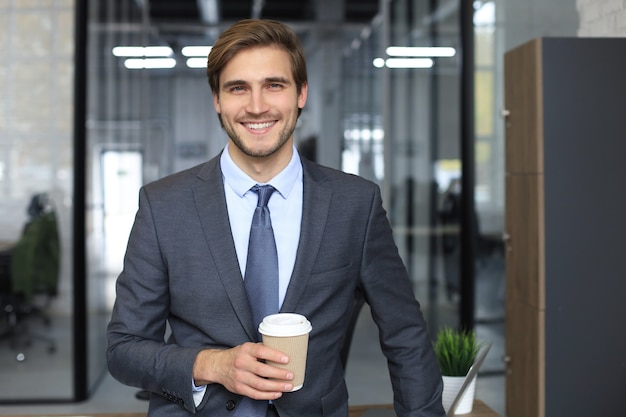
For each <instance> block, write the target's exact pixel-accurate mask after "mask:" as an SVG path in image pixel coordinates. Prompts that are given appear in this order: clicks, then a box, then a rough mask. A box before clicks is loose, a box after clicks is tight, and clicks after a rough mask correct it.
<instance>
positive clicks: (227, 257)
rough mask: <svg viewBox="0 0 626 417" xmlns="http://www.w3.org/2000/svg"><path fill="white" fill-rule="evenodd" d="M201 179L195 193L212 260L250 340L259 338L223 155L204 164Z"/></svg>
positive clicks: (194, 188)
mask: <svg viewBox="0 0 626 417" xmlns="http://www.w3.org/2000/svg"><path fill="white" fill-rule="evenodd" d="M198 178H199V181H198V182H197V183H196V184H195V185H194V187H193V193H194V199H195V204H196V210H197V211H198V216H199V218H200V223H201V224H202V229H203V231H204V237H205V239H206V242H207V245H208V246H209V251H210V255H211V259H212V260H213V264H214V265H215V267H216V269H217V273H218V275H219V278H220V280H221V281H222V285H223V286H224V289H225V292H226V295H227V296H228V299H229V301H230V304H231V305H232V307H233V310H234V311H235V314H236V315H237V317H238V318H239V321H240V322H241V325H242V326H243V328H244V329H245V331H246V333H247V334H248V337H249V338H250V340H256V337H257V336H256V334H257V331H256V328H255V326H254V324H253V320H252V313H251V311H250V306H249V304H248V297H247V295H246V290H245V288H244V286H243V277H242V276H241V269H240V267H239V261H238V260H237V254H236V251H235V244H234V242H233V238H232V232H231V229H230V222H229V221H228V209H227V207H226V198H225V196H224V182H223V180H222V172H221V169H220V165H219V156H218V157H216V158H213V159H212V160H210V161H209V162H207V163H206V164H205V165H204V166H203V168H202V169H201V170H200V172H199V173H198Z"/></svg>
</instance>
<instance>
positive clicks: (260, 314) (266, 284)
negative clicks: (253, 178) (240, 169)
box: [244, 185, 278, 340]
mask: <svg viewBox="0 0 626 417" xmlns="http://www.w3.org/2000/svg"><path fill="white" fill-rule="evenodd" d="M252 191H254V192H256V193H257V194H258V195H259V200H258V203H257V206H256V209H255V210H254V215H253V216H252V225H251V226H250V241H249V243H248V260H247V262H246V276H245V278H244V285H245V287H246V292H247V293H248V302H249V303H250V308H251V309H252V318H253V319H254V326H255V328H258V326H259V323H261V322H262V321H263V318H264V317H265V316H267V315H268V314H274V313H277V312H278V255H277V252H276V241H275V240H274V231H273V230H272V220H271V219H270V211H269V209H268V208H267V202H268V201H269V199H270V196H271V195H272V193H273V192H274V191H275V189H274V187H272V186H271V185H255V186H254V187H252ZM257 333H258V332H257ZM257 336H258V335H257ZM259 340H260V339H259Z"/></svg>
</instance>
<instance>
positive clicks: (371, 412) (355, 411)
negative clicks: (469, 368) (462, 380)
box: [349, 400, 500, 417]
mask: <svg viewBox="0 0 626 417" xmlns="http://www.w3.org/2000/svg"><path fill="white" fill-rule="evenodd" d="M375 410H380V411H383V410H384V411H385V413H384V414H383V413H382V412H381V413H380V415H381V417H383V416H384V417H387V416H388V415H389V416H395V413H393V411H392V410H393V406H392V405H391V404H377V405H353V406H351V407H350V411H349V417H375V416H376V412H375ZM459 417H500V415H499V414H498V413H496V412H495V411H493V410H492V409H491V408H490V407H489V406H487V405H486V404H485V403H484V402H482V401H480V400H475V401H474V407H472V412H471V413H469V414H459Z"/></svg>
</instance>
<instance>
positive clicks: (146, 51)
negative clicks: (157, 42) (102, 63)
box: [113, 46, 174, 57]
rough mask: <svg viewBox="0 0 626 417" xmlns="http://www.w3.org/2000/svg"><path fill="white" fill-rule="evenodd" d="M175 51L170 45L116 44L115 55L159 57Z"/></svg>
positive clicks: (169, 54)
mask: <svg viewBox="0 0 626 417" xmlns="http://www.w3.org/2000/svg"><path fill="white" fill-rule="evenodd" d="M173 53H174V51H172V48H170V47H169V46H116V47H115V48H113V55H115V56H118V57H144V56H145V57H157V56H171V55H172V54H173Z"/></svg>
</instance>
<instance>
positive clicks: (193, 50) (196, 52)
mask: <svg viewBox="0 0 626 417" xmlns="http://www.w3.org/2000/svg"><path fill="white" fill-rule="evenodd" d="M211 48H212V46H185V47H183V49H181V53H182V54H183V55H184V56H190V57H191V56H195V57H200V56H201V57H204V58H205V59H206V57H207V56H209V52H211Z"/></svg>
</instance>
